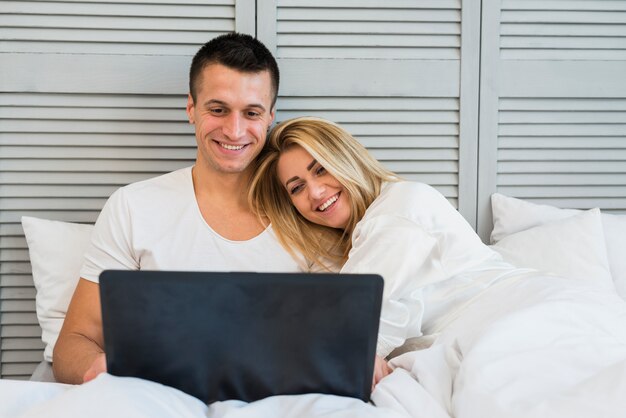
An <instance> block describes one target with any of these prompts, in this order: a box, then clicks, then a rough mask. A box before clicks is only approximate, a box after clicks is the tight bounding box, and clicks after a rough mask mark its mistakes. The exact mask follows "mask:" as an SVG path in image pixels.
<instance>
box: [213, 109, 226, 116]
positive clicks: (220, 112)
mask: <svg viewBox="0 0 626 418" xmlns="http://www.w3.org/2000/svg"><path fill="white" fill-rule="evenodd" d="M209 112H211V113H213V114H214V115H220V114H222V113H224V109H209Z"/></svg>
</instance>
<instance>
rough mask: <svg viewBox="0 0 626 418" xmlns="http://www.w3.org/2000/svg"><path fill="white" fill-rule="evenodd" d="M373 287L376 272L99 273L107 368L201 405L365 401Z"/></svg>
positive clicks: (374, 317)
mask: <svg viewBox="0 0 626 418" xmlns="http://www.w3.org/2000/svg"><path fill="white" fill-rule="evenodd" d="M382 290H383V280H382V278H381V277H380V276H377V275H339V274H299V273H214V272H211V273H209V272H167V271H113V270H110V271H105V272H103V273H102V274H101V276H100V293H101V303H102V322H103V331H104V342H105V352H106V359H107V368H108V371H109V373H111V374H113V375H117V376H133V377H141V378H144V379H149V380H153V381H156V382H160V383H163V384H165V385H168V386H172V387H175V388H178V389H180V390H182V391H184V392H186V393H189V394H191V395H193V396H195V397H197V398H199V399H202V400H203V401H205V402H207V403H209V402H213V401H222V400H228V399H240V400H244V401H248V402H251V401H255V400H258V399H262V398H265V397H267V396H272V395H286V394H301V393H311V392H314V393H327V394H335V395H341V396H351V397H355V398H359V399H362V400H364V401H367V400H369V396H370V391H371V383H372V374H373V365H374V356H375V352H376V340H377V336H378V323H379V317H380V307H381V298H382Z"/></svg>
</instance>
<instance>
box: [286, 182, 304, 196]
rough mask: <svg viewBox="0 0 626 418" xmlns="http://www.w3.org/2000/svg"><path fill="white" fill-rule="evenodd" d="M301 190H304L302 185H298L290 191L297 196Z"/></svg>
mask: <svg viewBox="0 0 626 418" xmlns="http://www.w3.org/2000/svg"><path fill="white" fill-rule="evenodd" d="M300 190H302V185H301V184H298V185H297V186H294V187H292V188H291V190H290V191H289V193H291V194H296V193H298V192H299V191H300Z"/></svg>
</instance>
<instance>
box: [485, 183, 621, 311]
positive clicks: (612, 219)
mask: <svg viewBox="0 0 626 418" xmlns="http://www.w3.org/2000/svg"><path fill="white" fill-rule="evenodd" d="M491 207H492V210H493V223H494V227H493V231H492V232H491V242H492V243H496V242H498V241H500V240H501V239H502V238H503V237H505V236H507V235H510V234H514V233H516V232H519V231H523V230H526V229H528V228H531V227H533V226H538V225H544V224H546V223H548V222H552V221H555V220H559V219H565V218H568V217H571V216H574V215H576V214H578V213H581V211H580V210H575V209H560V208H557V207H554V206H549V205H538V204H535V203H531V202H527V201H524V200H521V199H516V198H514V197H508V196H505V195H502V194H500V193H494V194H493V195H491ZM601 217H602V224H603V229H604V238H605V243H606V252H607V255H608V260H609V269H610V271H611V276H612V277H613V282H614V284H615V289H616V290H617V293H618V294H619V295H620V296H621V297H622V298H623V299H625V300H626V256H624V254H625V252H626V216H625V215H611V214H607V213H603V214H602V215H601Z"/></svg>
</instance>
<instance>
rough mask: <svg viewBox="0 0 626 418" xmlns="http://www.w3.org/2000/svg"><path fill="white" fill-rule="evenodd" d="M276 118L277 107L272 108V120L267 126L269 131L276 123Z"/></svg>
mask: <svg viewBox="0 0 626 418" xmlns="http://www.w3.org/2000/svg"><path fill="white" fill-rule="evenodd" d="M274 118H276V105H274V107H272V111H271V112H270V120H269V123H268V124H267V129H269V128H270V126H272V123H274Z"/></svg>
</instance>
